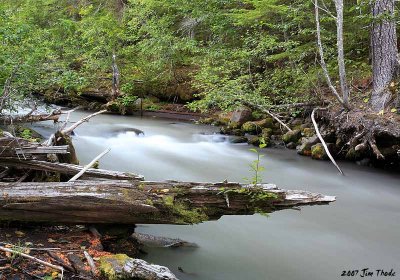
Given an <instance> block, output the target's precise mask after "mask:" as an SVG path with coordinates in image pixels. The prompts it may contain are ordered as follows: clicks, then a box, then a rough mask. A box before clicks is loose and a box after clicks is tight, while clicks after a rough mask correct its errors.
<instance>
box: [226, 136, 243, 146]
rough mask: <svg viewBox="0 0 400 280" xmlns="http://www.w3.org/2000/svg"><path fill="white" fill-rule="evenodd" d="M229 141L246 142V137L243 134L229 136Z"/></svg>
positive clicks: (233, 142) (235, 142)
mask: <svg viewBox="0 0 400 280" xmlns="http://www.w3.org/2000/svg"><path fill="white" fill-rule="evenodd" d="M229 142H230V143H232V144H239V143H246V142H247V138H246V137H244V136H237V137H230V138H229Z"/></svg>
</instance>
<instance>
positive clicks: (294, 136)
mask: <svg viewBox="0 0 400 280" xmlns="http://www.w3.org/2000/svg"><path fill="white" fill-rule="evenodd" d="M300 137H301V131H300V130H299V129H296V130H292V131H288V132H286V133H285V134H284V135H283V136H282V140H283V142H285V143H290V142H294V143H297V141H299V139H300Z"/></svg>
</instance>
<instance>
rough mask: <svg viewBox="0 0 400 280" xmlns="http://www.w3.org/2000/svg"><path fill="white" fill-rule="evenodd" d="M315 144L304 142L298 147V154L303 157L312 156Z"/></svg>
mask: <svg viewBox="0 0 400 280" xmlns="http://www.w3.org/2000/svg"><path fill="white" fill-rule="evenodd" d="M312 146H313V144H311V143H309V142H304V143H302V144H301V145H299V146H297V147H296V150H297V153H298V154H299V155H302V156H311V147H312Z"/></svg>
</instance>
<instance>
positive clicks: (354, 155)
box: [345, 148, 362, 161]
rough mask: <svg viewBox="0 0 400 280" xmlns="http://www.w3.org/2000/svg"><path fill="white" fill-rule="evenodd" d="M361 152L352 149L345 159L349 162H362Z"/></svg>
mask: <svg viewBox="0 0 400 280" xmlns="http://www.w3.org/2000/svg"><path fill="white" fill-rule="evenodd" d="M361 156H362V155H361V152H360V151H356V150H355V149H354V148H351V149H349V150H348V151H347V153H346V155H345V159H347V160H351V161H354V160H360V159H361Z"/></svg>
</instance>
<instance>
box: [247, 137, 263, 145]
mask: <svg viewBox="0 0 400 280" xmlns="http://www.w3.org/2000/svg"><path fill="white" fill-rule="evenodd" d="M247 143H249V144H250V145H254V146H258V145H260V137H258V136H256V135H248V136H247Z"/></svg>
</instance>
